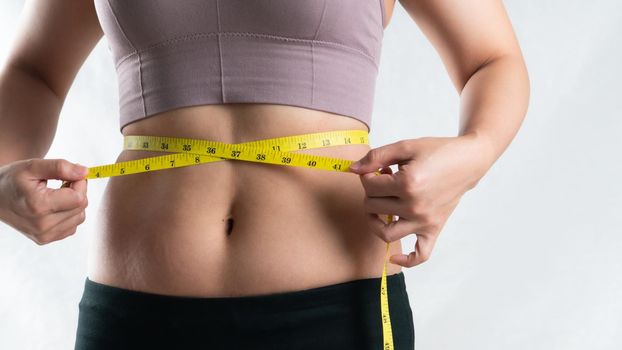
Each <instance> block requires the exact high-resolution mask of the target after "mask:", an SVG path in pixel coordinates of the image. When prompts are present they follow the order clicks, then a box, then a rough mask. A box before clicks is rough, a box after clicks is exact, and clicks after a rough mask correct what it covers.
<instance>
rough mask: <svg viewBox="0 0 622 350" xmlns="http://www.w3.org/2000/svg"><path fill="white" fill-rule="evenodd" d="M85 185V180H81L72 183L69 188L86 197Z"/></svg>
mask: <svg viewBox="0 0 622 350" xmlns="http://www.w3.org/2000/svg"><path fill="white" fill-rule="evenodd" d="M87 184H88V183H87V180H86V179H82V180H78V181H73V182H72V183H71V184H70V187H71V188H73V189H74V190H75V191H77V192H80V193H82V194H83V195H84V196H85V197H86V188H87Z"/></svg>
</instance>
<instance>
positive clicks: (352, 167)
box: [350, 162, 361, 170]
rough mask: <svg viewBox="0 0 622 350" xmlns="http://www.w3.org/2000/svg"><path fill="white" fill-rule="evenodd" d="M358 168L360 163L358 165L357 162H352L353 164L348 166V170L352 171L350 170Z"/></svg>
mask: <svg viewBox="0 0 622 350" xmlns="http://www.w3.org/2000/svg"><path fill="white" fill-rule="evenodd" d="M360 167H361V163H359V162H354V163H352V164H350V169H352V170H359V168H360Z"/></svg>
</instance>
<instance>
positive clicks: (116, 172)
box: [86, 130, 394, 350]
mask: <svg viewBox="0 0 622 350" xmlns="http://www.w3.org/2000/svg"><path fill="white" fill-rule="evenodd" d="M368 143H369V140H368V133H367V131H364V130H337V131H329V132H320V133H313V134H303V135H294V136H285V137H277V138H271V139H263V140H257V141H250V142H244V143H237V144H230V143H223V142H217V141H210V140H202V139H190V138H180V137H166V136H143V135H126V136H124V142H123V146H124V149H125V150H145V151H160V152H175V153H171V154H167V155H164V156H156V157H149V158H143V159H136V160H129V161H125V162H119V163H114V164H107V165H101V166H95V167H89V172H88V175H87V176H86V178H87V179H97V178H105V177H111V176H121V175H129V174H136V173H143V172H148V171H156V170H162V169H170V168H179V167H184V166H190V165H197V164H202V163H209V162H218V161H222V160H227V159H233V160H245V161H250V162H257V163H268V164H278V165H286V166H299V167H306V168H313V169H322V170H329V171H341V172H348V170H349V166H350V164H352V163H354V161H351V160H347V159H340V158H332V157H325V156H318V155H313V154H305V153H292V152H293V151H297V150H302V149H311V148H321V147H330V146H339V145H349V144H368ZM375 173H376V174H377V175H379V174H380V172H378V171H376V172H375ZM393 219H394V216H393V215H388V218H387V222H391V221H393ZM389 246H390V243H387V250H386V256H385V260H384V267H383V270H382V279H381V283H380V309H381V316H382V336H383V347H382V349H383V350H393V332H392V329H391V317H390V313H389V301H388V295H389V292H388V290H387V261H388V258H389Z"/></svg>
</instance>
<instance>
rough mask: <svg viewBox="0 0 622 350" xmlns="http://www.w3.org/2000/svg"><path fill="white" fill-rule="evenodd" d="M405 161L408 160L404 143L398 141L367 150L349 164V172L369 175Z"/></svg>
mask: <svg viewBox="0 0 622 350" xmlns="http://www.w3.org/2000/svg"><path fill="white" fill-rule="evenodd" d="M406 160H410V157H409V152H408V149H407V148H406V143H405V142H403V141H398V142H394V143H391V144H388V145H384V146H380V147H378V148H373V149H371V150H369V151H368V152H367V154H366V155H365V156H364V157H363V158H361V159H359V160H358V161H357V162H354V163H352V164H350V166H349V170H350V171H351V172H354V173H357V174H364V173H370V172H374V171H376V170H378V169H380V168H382V167H385V166H389V165H392V164H396V163H398V162H402V161H406Z"/></svg>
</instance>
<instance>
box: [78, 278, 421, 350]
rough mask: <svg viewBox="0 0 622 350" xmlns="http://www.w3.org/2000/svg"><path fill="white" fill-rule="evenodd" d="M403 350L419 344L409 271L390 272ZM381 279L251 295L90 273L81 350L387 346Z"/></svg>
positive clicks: (377, 349)
mask: <svg viewBox="0 0 622 350" xmlns="http://www.w3.org/2000/svg"><path fill="white" fill-rule="evenodd" d="M387 286H388V292H389V311H390V315H391V325H392V331H393V344H394V349H395V350H412V349H414V341H415V330H414V325H413V315H412V310H411V308H410V303H409V300H408V294H407V292H406V284H405V282H404V273H403V272H399V273H397V274H394V275H389V276H387ZM380 314H381V311H380V277H378V278H367V279H359V280H353V281H348V282H343V283H337V284H332V285H328V286H323V287H317V288H312V289H306V290H300V291H293V292H283V293H276V294H264V295H255V296H243V297H212V298H199V297H182V296H168V295H160V294H152V293H145V292H139V291H132V290H127V289H122V288H118V287H113V286H108V285H105V284H101V283H97V282H94V281H91V280H89V279H88V278H86V280H85V284H84V293H83V295H82V298H81V300H80V304H79V317H78V328H77V332H76V343H75V350H99V349H106V350H110V349H115V350H119V349H210V350H211V349H236V350H237V349H271V350H279V349H288V350H292V349H314V350H315V349H322V350H332V349H340V350H344V349H356V350H366V349H370V350H372V349H373V350H381V349H382V323H381V318H380Z"/></svg>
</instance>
